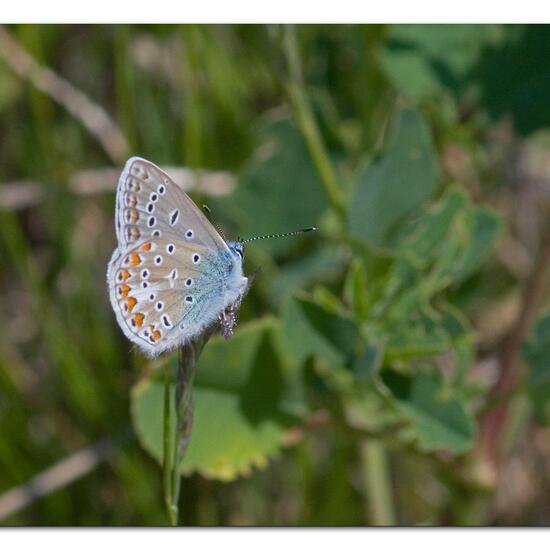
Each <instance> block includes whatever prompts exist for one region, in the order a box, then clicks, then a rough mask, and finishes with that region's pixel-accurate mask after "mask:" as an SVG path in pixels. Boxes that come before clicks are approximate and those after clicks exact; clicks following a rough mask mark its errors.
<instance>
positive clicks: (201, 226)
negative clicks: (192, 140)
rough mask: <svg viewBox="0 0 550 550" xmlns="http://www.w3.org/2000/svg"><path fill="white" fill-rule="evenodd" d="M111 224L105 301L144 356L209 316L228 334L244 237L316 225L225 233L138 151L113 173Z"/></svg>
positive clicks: (240, 288) (181, 338) (240, 283)
mask: <svg viewBox="0 0 550 550" xmlns="http://www.w3.org/2000/svg"><path fill="white" fill-rule="evenodd" d="M115 226H116V236H117V240H118V246H117V248H116V249H115V251H114V252H113V255H112V257H111V260H110V261H109V265H108V268H107V285H108V287H109V296H110V299H111V305H112V307H113V310H114V312H115V315H116V319H117V321H118V324H119V325H120V328H121V329H122V331H123V332H124V334H125V335H126V336H127V337H128V338H129V340H130V341H132V342H133V343H134V344H136V345H137V346H138V347H139V348H140V349H141V350H142V351H144V352H145V353H146V354H147V355H149V356H150V357H155V356H157V355H159V354H160V353H162V352H164V351H169V350H172V349H174V348H177V347H180V346H183V345H185V344H186V343H187V342H189V341H191V340H193V339H194V338H196V337H198V336H199V335H200V334H202V333H203V331H204V330H206V329H207V327H209V326H211V325H212V324H214V323H216V322H220V324H221V327H222V331H223V333H224V335H225V336H226V337H229V336H231V334H232V333H233V329H234V326H235V323H236V311H237V309H238V307H239V305H240V302H241V300H242V298H243V296H244V294H245V293H246V291H247V289H248V286H249V283H250V280H249V277H245V276H244V273H243V265H242V264H243V259H244V243H245V242H247V241H251V240H256V239H259V238H268V237H276V236H286V235H293V234H297V233H302V232H305V231H311V230H315V229H316V228H314V227H312V228H307V229H303V230H299V231H294V232H291V233H286V234H281V235H266V236H264V237H253V238H251V239H247V240H246V241H245V240H237V241H226V240H225V239H224V238H223V237H222V235H221V234H220V233H219V232H218V230H217V229H216V228H215V227H214V226H213V225H212V224H211V223H210V221H209V220H208V219H207V218H206V216H205V215H204V214H203V212H202V211H201V210H200V209H199V208H198V207H197V206H196V205H195V203H194V202H193V201H192V200H191V199H190V198H189V196H188V195H187V194H186V193H185V192H184V191H183V190H182V189H181V188H180V187H179V186H178V185H177V184H176V183H174V181H173V180H172V179H171V178H170V177H169V176H168V174H166V173H165V172H163V171H162V170H161V169H160V168H159V167H158V166H156V165H155V164H153V163H152V162H149V161H147V160H145V159H142V158H139V157H132V158H130V159H129V160H128V161H127V162H126V165H125V167H124V170H123V171H122V174H121V176H120V178H119V181H118V186H117V194H116V211H115Z"/></svg>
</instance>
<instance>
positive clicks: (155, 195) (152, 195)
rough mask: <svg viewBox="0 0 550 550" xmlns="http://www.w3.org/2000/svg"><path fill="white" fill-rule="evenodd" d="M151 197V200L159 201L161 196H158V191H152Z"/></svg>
mask: <svg viewBox="0 0 550 550" xmlns="http://www.w3.org/2000/svg"><path fill="white" fill-rule="evenodd" d="M149 198H150V199H151V202H157V201H158V198H159V196H158V195H157V194H156V193H151V194H150V195H149Z"/></svg>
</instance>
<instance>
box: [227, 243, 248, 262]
mask: <svg viewBox="0 0 550 550" xmlns="http://www.w3.org/2000/svg"><path fill="white" fill-rule="evenodd" d="M227 246H228V247H229V250H231V252H232V253H233V254H235V256H237V257H238V258H239V259H240V260H241V262H242V261H243V260H244V241H243V240H242V239H237V240H236V241H229V242H228V243H227Z"/></svg>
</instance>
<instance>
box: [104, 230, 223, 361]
mask: <svg viewBox="0 0 550 550" xmlns="http://www.w3.org/2000/svg"><path fill="white" fill-rule="evenodd" d="M233 268H234V263H233V260H232V258H231V255H230V253H226V252H223V251H222V252H219V251H216V250H209V249H208V248H206V247H204V246H201V245H198V244H196V243H190V242H184V241H175V242H172V241H168V240H164V239H159V240H150V241H145V242H143V243H141V244H139V245H138V246H136V247H134V248H131V249H128V250H126V251H125V252H121V251H119V250H117V251H115V254H114V255H113V258H112V260H111V263H110V267H109V274H108V279H109V287H110V296H111V302H112V305H113V308H114V309H115V313H116V315H117V320H118V322H119V324H120V325H121V327H122V328H123V331H124V333H125V334H126V336H127V337H128V338H129V339H130V340H132V341H133V342H134V343H136V344H138V345H139V346H141V347H142V348H145V349H146V351H148V352H149V353H150V354H151V355H156V354H158V353H160V352H162V351H165V350H167V349H170V348H173V347H175V346H176V345H181V344H182V343H184V342H185V341H187V340H188V339H190V338H192V337H193V336H195V335H196V334H198V333H199V332H200V331H201V330H202V329H203V328H204V327H205V326H207V325H209V324H210V323H212V322H214V321H215V320H216V318H217V316H218V315H219V313H220V312H221V311H222V310H223V308H224V307H225V302H226V298H227V296H226V295H227V290H228V289H227V288H226V281H227V278H228V275H230V273H231V271H232V269H233Z"/></svg>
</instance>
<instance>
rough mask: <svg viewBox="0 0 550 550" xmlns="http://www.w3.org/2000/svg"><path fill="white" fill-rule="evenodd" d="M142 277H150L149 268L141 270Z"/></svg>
mask: <svg viewBox="0 0 550 550" xmlns="http://www.w3.org/2000/svg"><path fill="white" fill-rule="evenodd" d="M141 278H142V279H148V278H149V270H148V269H144V270H143V271H142V272H141Z"/></svg>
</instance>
